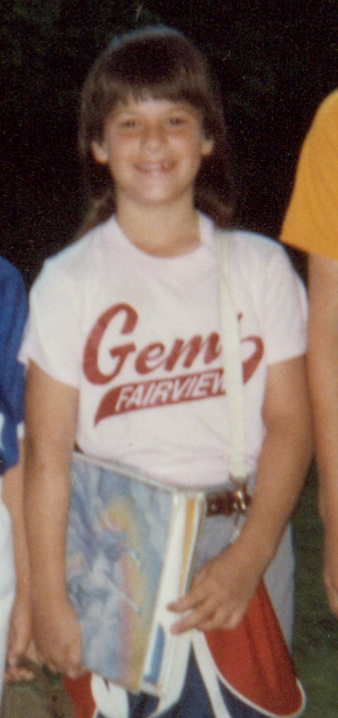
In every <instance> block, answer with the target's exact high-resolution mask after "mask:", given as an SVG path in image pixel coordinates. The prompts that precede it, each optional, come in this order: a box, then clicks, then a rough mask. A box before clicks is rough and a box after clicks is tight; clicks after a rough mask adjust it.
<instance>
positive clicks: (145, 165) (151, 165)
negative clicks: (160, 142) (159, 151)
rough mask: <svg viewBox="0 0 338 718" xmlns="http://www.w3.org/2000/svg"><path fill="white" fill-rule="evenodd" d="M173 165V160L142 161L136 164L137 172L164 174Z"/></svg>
mask: <svg viewBox="0 0 338 718" xmlns="http://www.w3.org/2000/svg"><path fill="white" fill-rule="evenodd" d="M173 167H174V163H173V162H142V163H140V164H138V165H137V169H138V170H139V172H142V173H144V174H165V173H167V172H170V170H171V169H172V168H173Z"/></svg>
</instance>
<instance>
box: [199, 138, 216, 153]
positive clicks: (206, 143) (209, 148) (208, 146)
mask: <svg viewBox="0 0 338 718" xmlns="http://www.w3.org/2000/svg"><path fill="white" fill-rule="evenodd" d="M213 151H214V140H213V139H212V138H209V139H208V138H207V137H204V139H203V141H202V147H201V155H202V157H209V155H212V153H213Z"/></svg>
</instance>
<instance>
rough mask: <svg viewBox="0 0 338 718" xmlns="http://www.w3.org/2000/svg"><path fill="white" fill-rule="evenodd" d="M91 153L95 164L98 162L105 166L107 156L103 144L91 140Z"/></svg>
mask: <svg viewBox="0 0 338 718" xmlns="http://www.w3.org/2000/svg"><path fill="white" fill-rule="evenodd" d="M91 151H92V155H93V157H94V160H96V162H98V163H99V164H100V165H106V164H107V162H108V155H107V150H106V146H105V143H104V142H97V140H93V142H92V143H91Z"/></svg>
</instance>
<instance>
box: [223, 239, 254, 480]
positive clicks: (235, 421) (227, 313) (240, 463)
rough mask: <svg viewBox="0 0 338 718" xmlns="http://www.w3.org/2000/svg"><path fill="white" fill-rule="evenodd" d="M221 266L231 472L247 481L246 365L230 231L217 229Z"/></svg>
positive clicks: (237, 477)
mask: <svg viewBox="0 0 338 718" xmlns="http://www.w3.org/2000/svg"><path fill="white" fill-rule="evenodd" d="M215 239H216V246H217V252H218V259H219V267H220V317H221V337H222V350H223V360H224V372H225V376H224V380H225V390H226V393H227V397H228V407H229V441H230V473H231V478H232V479H233V481H234V482H235V483H236V484H237V483H241V484H244V483H245V482H246V480H247V476H246V467H245V442H244V401H243V368H242V357H241V339H240V332H239V321H238V316H237V312H236V308H235V304H234V301H233V298H232V296H231V292H230V288H229V281H228V242H229V233H228V232H225V231H222V230H216V232H215Z"/></svg>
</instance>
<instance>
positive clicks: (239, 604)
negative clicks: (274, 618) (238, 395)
mask: <svg viewBox="0 0 338 718" xmlns="http://www.w3.org/2000/svg"><path fill="white" fill-rule="evenodd" d="M263 416H264V422H265V428H266V434H265V439H264V442H263V447H262V451H261V455H260V460H259V464H258V470H257V478H256V485H255V493H254V497H253V501H252V505H251V508H250V511H249V514H248V519H247V521H246V523H245V525H244V527H243V529H242V531H241V534H240V536H239V538H238V539H237V540H236V542H235V543H234V544H232V545H231V546H229V547H227V548H226V549H225V550H224V551H222V552H221V553H220V554H219V555H218V556H216V557H215V558H214V559H213V560H211V561H209V562H208V563H206V564H205V565H204V566H203V567H202V569H201V570H200V571H199V572H198V574H197V575H196V577H195V579H194V581H193V583H192V586H191V588H190V590H189V592H188V594H187V595H186V596H185V597H184V598H182V599H181V600H179V601H177V602H176V603H174V604H172V605H171V606H170V608H171V609H172V610H173V611H177V612H181V611H182V612H185V611H189V613H188V615H187V616H186V617H185V618H183V619H182V620H180V621H178V622H177V623H176V624H175V627H174V628H173V631H174V632H175V633H181V632H182V631H185V630H187V629H190V628H198V629H200V630H208V631H209V630H214V629H217V628H223V629H231V628H235V627H236V626H237V625H238V623H239V622H240V620H241V618H242V617H243V615H244V613H245V610H246V608H247V606H248V603H249V601H250V599H251V597H252V595H253V593H254V591H255V589H256V587H257V584H258V582H259V580H260V578H261V577H262V576H263V574H264V573H265V571H266V569H267V568H268V566H269V564H270V562H271V561H272V559H273V557H274V555H275V553H276V551H277V548H278V545H279V542H280V539H281V537H282V535H283V532H284V530H285V528H286V525H287V523H288V521H289V518H290V515H291V513H292V510H293V508H294V506H295V504H296V502H297V499H298V497H299V494H300V491H301V489H302V486H303V481H304V477H305V474H306V470H307V468H308V464H309V460H310V457H311V426H310V409H309V402H308V393H307V386H306V379H305V367H304V358H303V357H301V358H296V359H290V360H288V361H284V362H280V363H278V364H274V365H271V366H270V367H269V369H268V376H267V385H266V394H265V400H264V407H263Z"/></svg>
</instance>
